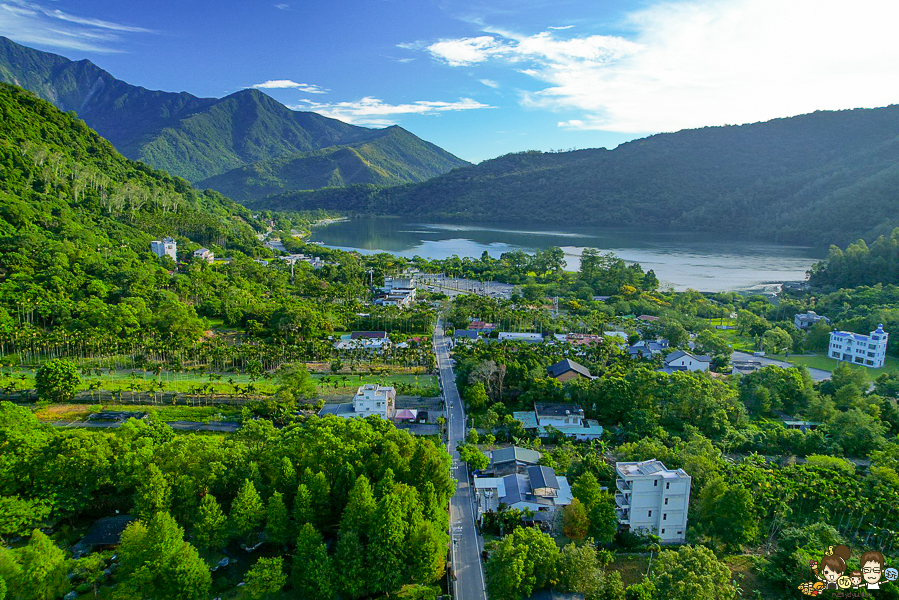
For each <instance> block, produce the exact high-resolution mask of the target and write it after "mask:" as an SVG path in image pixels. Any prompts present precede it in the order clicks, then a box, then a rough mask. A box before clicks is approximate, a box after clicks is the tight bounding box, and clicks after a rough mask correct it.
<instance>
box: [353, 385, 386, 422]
mask: <svg viewBox="0 0 899 600" xmlns="http://www.w3.org/2000/svg"><path fill="white" fill-rule="evenodd" d="M395 401H396V390H395V389H393V388H392V387H387V386H383V385H375V384H373V383H369V384H366V385H360V386H359V389H357V390H356V395H355V396H354V397H353V410H355V411H356V413H357V414H359V415H362V416H368V415H370V414H377V415H378V416H380V417H381V418H382V419H389V418H390V417H392V416H393V413H394V411H395V407H394V403H395Z"/></svg>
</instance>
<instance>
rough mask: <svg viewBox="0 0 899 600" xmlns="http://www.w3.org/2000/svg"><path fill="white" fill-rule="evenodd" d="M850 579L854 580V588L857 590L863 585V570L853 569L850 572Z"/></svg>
mask: <svg viewBox="0 0 899 600" xmlns="http://www.w3.org/2000/svg"><path fill="white" fill-rule="evenodd" d="M849 579H851V580H852V589H854V590H857V589H858V588H860V587H861V586H862V572H861V571H853V572H852V573H850V574H849Z"/></svg>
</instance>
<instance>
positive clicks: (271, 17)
mask: <svg viewBox="0 0 899 600" xmlns="http://www.w3.org/2000/svg"><path fill="white" fill-rule="evenodd" d="M897 22H899V3H896V2H894V1H893V0H890V1H884V0H856V1H854V2H852V3H849V2H845V1H843V0H841V1H838V2H837V1H831V0H814V1H813V0H791V1H790V2H783V0H666V1H631V2H624V1H621V0H609V1H603V0H514V1H513V0H491V1H489V2H477V1H474V2H471V1H469V2H462V1H457V0H318V1H310V0H267V1H263V0H217V1H216V2H192V1H190V0H186V1H185V0H178V1H172V0H143V1H140V2H137V1H122V0H0V35H5V36H8V37H10V38H12V39H13V40H15V41H17V42H20V43H23V44H25V45H29V46H33V47H36V48H40V49H42V50H48V51H52V52H57V53H59V54H62V55H64V56H67V57H69V58H72V59H82V58H87V59H90V60H91V61H93V62H94V63H96V64H97V65H99V66H101V67H103V68H104V69H106V70H108V71H109V72H110V73H112V74H113V75H114V76H116V77H118V78H120V79H123V80H125V81H127V82H129V83H132V84H135V85H141V86H144V87H147V88H150V89H162V90H168V91H187V92H190V93H192V94H195V95H198V96H216V97H220V96H224V95H227V94H229V93H232V92H235V91H238V90H240V89H243V88H247V87H252V86H257V87H259V88H260V89H263V90H264V91H265V92H266V93H268V94H270V95H271V96H273V97H274V98H276V99H277V100H279V101H281V102H283V103H284V104H286V105H288V106H291V107H293V108H297V109H299V110H314V111H316V112H320V113H322V114H325V115H328V116H333V117H335V118H339V119H342V120H344V121H348V122H352V123H356V124H359V125H366V126H384V125H388V124H393V123H396V124H399V125H401V126H403V127H405V128H407V129H409V130H410V131H412V132H413V133H415V134H416V135H419V136H420V137H422V138H424V139H427V140H429V141H431V142H434V143H435V144H438V145H439V146H442V147H443V148H446V149H447V150H449V151H450V152H453V153H454V154H456V155H458V156H460V157H462V158H465V159H467V160H471V161H475V162H477V161H481V160H484V159H487V158H492V157H495V156H498V155H501V154H505V153H507V152H515V151H520V150H529V149H537V150H551V149H556V150H559V149H569V148H589V147H601V146H604V147H609V148H612V147H614V146H616V145H617V144H620V143H622V142H624V141H627V140H630V139H634V138H637V137H643V136H645V135H648V134H652V133H657V132H663V131H676V130H678V129H683V128H689V127H702V126H706V125H723V124H735V123H747V122H755V121H760V120H767V119H771V118H777V117H783V116H791V115H796V114H802V113H806V112H812V111H814V110H817V109H844V108H855V107H874V106H884V105H887V104H891V103H896V102H899V77H896V73H897V68H899V45H897V44H895V43H894V41H893V40H894V37H895V32H894V31H893V30H894V27H895V24H896V23H897Z"/></svg>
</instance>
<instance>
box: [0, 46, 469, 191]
mask: <svg viewBox="0 0 899 600" xmlns="http://www.w3.org/2000/svg"><path fill="white" fill-rule="evenodd" d="M0 81H3V82H5V83H11V84H13V85H18V86H20V87H23V88H25V89H28V90H30V91H32V92H34V93H35V94H37V95H38V97H40V98H42V99H44V100H47V101H49V102H51V103H53V104H54V105H55V106H57V108H59V109H61V110H63V111H74V112H76V113H77V114H78V116H79V117H80V118H82V119H83V120H84V121H85V122H86V123H87V124H88V125H89V126H90V127H91V128H93V129H94V130H96V131H97V132H98V133H99V134H100V135H102V136H103V137H105V138H106V139H108V140H109V141H110V142H112V144H113V145H114V146H115V147H116V148H117V149H118V150H119V151H120V152H122V154H124V155H125V156H127V157H128V158H131V159H133V160H141V161H143V162H146V163H147V164H150V165H152V166H154V167H156V168H159V169H162V170H165V171H167V172H169V173H171V174H173V175H177V176H180V177H184V178H185V179H188V180H189V181H191V182H197V181H201V180H204V179H208V178H210V177H214V176H216V175H221V174H223V173H226V172H228V171H230V170H232V169H235V168H238V167H241V166H244V165H249V164H252V163H256V162H259V161H264V160H269V159H273V158H279V157H283V156H289V155H294V154H298V153H303V152H311V151H315V150H320V149H323V148H327V147H330V146H335V145H341V144H351V143H357V142H362V141H364V140H367V139H374V138H377V137H380V135H381V134H380V133H379V131H381V130H378V129H368V128H365V127H359V126H357V125H351V124H348V123H344V122H342V121H338V120H337V119H331V118H329V117H325V116H322V115H319V114H317V113H313V112H302V111H294V110H291V109H289V108H287V107H286V106H284V105H283V104H281V103H279V102H277V101H276V100H275V99H273V98H271V97H270V96H268V95H266V94H264V93H263V92H260V91H259V90H255V89H245V90H240V91H237V92H234V93H232V94H229V95H227V96H225V97H223V98H200V97H198V96H194V95H193V94H190V93H187V92H165V91H158V90H148V89H146V88H143V87H141V86H135V85H132V84H129V83H126V82H124V81H121V80H119V79H116V78H115V77H114V76H112V75H111V74H110V73H108V72H107V71H105V70H104V69H102V68H100V67H98V66H97V65H95V64H94V63H92V62H90V61H88V60H80V61H71V60H69V59H67V58H65V57H63V56H59V55H56V54H52V53H49V52H43V51H40V50H35V49H32V48H28V47H27V46H22V45H20V44H17V43H15V42H13V41H12V40H10V39H8V38H5V37H2V36H0ZM409 135H413V134H411V133H410V134H409ZM415 140H418V142H420V146H421V147H420V148H413V150H417V151H420V152H422V153H424V154H428V155H430V156H431V159H432V161H433V165H432V170H433V171H435V172H441V173H442V172H446V171H449V170H450V169H452V168H454V167H456V166H460V165H464V164H467V163H466V162H465V161H463V160H461V159H459V158H458V157H455V156H453V155H452V154H450V153H449V152H446V151H445V150H442V149H439V152H433V151H432V149H431V146H433V145H430V144H429V143H428V142H425V141H424V140H420V139H419V138H417V137H415ZM426 144H429V145H428V146H425V145H426ZM433 148H437V147H436V146H433ZM413 154H414V152H413ZM413 159H415V156H412V157H410V160H413Z"/></svg>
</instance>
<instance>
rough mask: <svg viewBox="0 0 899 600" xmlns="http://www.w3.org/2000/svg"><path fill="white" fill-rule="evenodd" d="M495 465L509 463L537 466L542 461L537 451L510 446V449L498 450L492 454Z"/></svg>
mask: <svg viewBox="0 0 899 600" xmlns="http://www.w3.org/2000/svg"><path fill="white" fill-rule="evenodd" d="M491 457H492V459H493V464H494V465H500V464H503V463H507V462H518V461H520V462H523V463H531V464H537V461H538V460H540V453H539V452H537V451H536V450H529V449H527V448H520V447H518V446H509V447H508V448H498V449H496V450H494V451H493V452H491Z"/></svg>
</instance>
